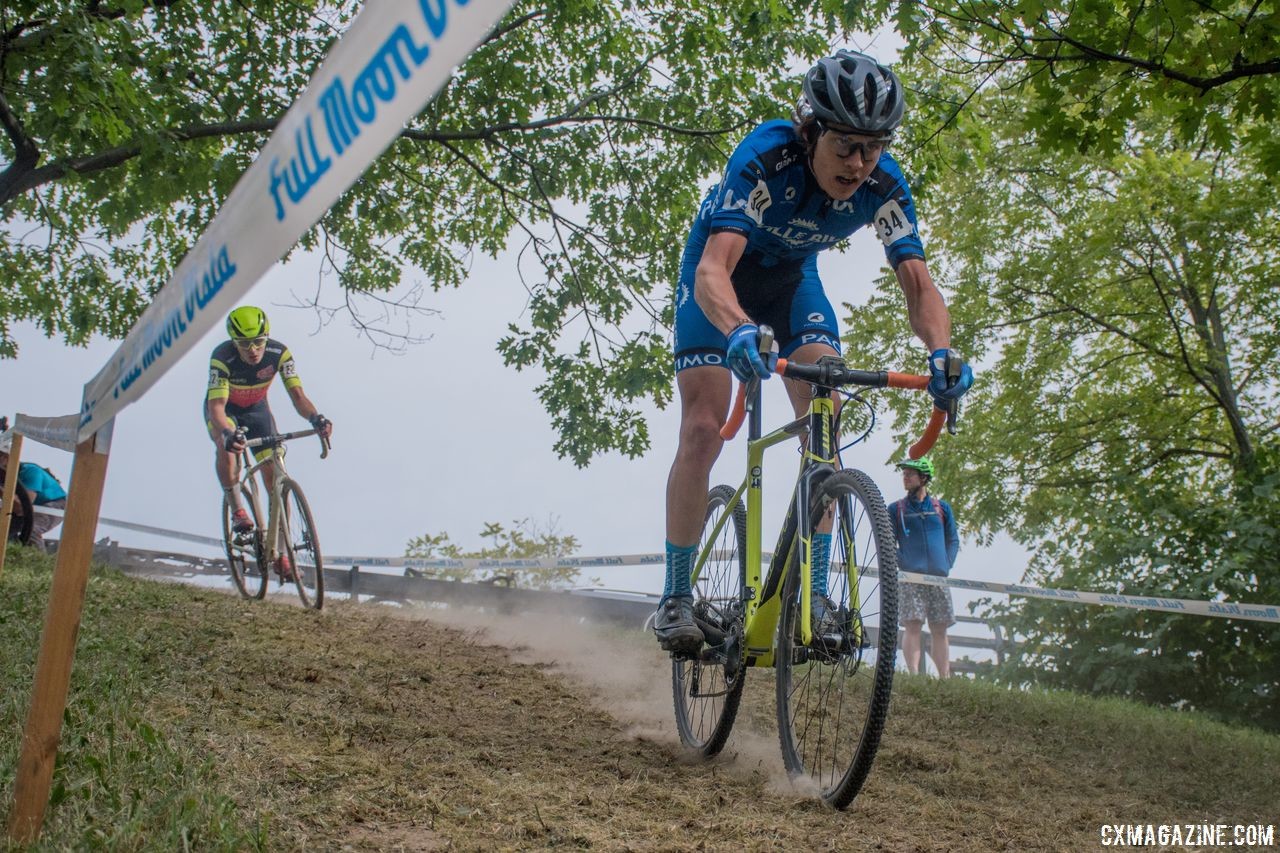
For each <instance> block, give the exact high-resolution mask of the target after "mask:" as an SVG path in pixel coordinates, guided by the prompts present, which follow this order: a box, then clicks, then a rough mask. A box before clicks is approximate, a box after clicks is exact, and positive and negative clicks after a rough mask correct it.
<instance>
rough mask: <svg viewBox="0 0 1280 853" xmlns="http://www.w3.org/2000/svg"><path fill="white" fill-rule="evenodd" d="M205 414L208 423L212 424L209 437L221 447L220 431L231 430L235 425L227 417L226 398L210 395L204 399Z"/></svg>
mask: <svg viewBox="0 0 1280 853" xmlns="http://www.w3.org/2000/svg"><path fill="white" fill-rule="evenodd" d="M204 410H205V416H206V417H207V418H208V419H209V423H211V424H213V426H214V430H213V432H212V433H211V434H210V436H209V438H210V439H212V440H213V443H214V444H216V445H218V446H219V447H222V432H223V431H224V430H229V429H231V430H233V429H235V428H236V425H235V424H233V423H232V422H231V419H230V418H228V417H227V398H226V397H211V398H210V399H208V400H205V404H204Z"/></svg>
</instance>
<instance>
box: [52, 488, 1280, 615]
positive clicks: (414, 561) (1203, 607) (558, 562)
mask: <svg viewBox="0 0 1280 853" xmlns="http://www.w3.org/2000/svg"><path fill="white" fill-rule="evenodd" d="M41 511H47V512H49V513H50V514H52V515H61V514H62V513H61V511H60V510H57V509H47V510H46V509H41ZM98 523H99V524H102V525H107V526H111V527H118V528H120V529H123V530H134V531H137V532H140V533H147V534H151V535H154V536H164V537H168V538H170V539H178V540H182V541H186V542H196V543H199V544H202V545H210V546H213V547H216V548H221V547H222V544H223V543H222V540H221V539H216V538H214V537H212V536H201V535H199V534H195V533H187V532H184V531H180V530H169V529H167V528H163V527H153V526H151V525H146V524H138V523H136V522H131V521H122V520H119V519H112V518H100V519H99V520H98ZM763 557H764V560H765V561H766V562H768V561H769V560H771V559H772V558H773V555H772V554H770V553H765V554H764V555H763ZM665 561H666V555H665V554H663V553H661V552H650V553H637V554H598V555H594V556H592V555H581V556H571V557H554V558H539V559H481V558H465V557H464V558H430V559H428V558H422V557H388V556H377V555H369V554H364V555H356V554H339V555H336V556H331V555H325V558H324V562H325V564H326V565H330V566H358V567H362V568H366V569H401V570H403V571H404V573H406V574H408V573H416V574H419V575H421V574H422V573H424V572H429V571H444V570H463V571H468V572H479V571H490V572H495V573H500V572H504V571H519V570H521V569H565V568H575V569H581V568H606V567H615V566H661V565H663V564H664V563H665ZM867 574H868V575H869V576H871V577H874V576H875V575H876V571H875V570H874V569H869V570H868V572H867ZM898 579H899V581H900V582H902V583H918V584H925V585H928V586H941V587H949V588H951V589H960V590H972V591H978V592H991V593H996V594H998V595H1007V596H1010V597H1023V598H1041V599H1047V600H1050V601H1057V602H1060V603H1062V604H1090V605H1096V606H1105V607H1124V608H1129V609H1132V610H1155V611H1163V612H1166V613H1186V614H1191V615H1195V616H1209V617H1215V618H1219V619H1246V620H1252V621H1258V622H1274V623H1280V605H1274V604H1247V603H1242V602H1234V601H1203V600H1196V599H1187V598H1172V597H1168V596H1159V595H1128V594H1125V593H1108V592H1089V591H1084V590H1073V589H1057V588H1054V587H1039V586H1029V585H1027V584H1016V583H1000V582H997V581H984V580H970V579H968V578H953V577H939V576H937V575H924V574H918V573H915V572H899V573H898ZM637 594H639V593H637Z"/></svg>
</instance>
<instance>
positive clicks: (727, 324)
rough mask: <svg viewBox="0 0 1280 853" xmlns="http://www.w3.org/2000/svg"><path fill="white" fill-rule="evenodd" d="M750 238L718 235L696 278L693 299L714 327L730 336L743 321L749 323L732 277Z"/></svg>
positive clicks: (707, 249) (705, 253)
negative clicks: (739, 301)
mask: <svg viewBox="0 0 1280 853" xmlns="http://www.w3.org/2000/svg"><path fill="white" fill-rule="evenodd" d="M746 248H747V238H746V236H745V235H743V234H740V233H738V232H736V231H717V232H716V233H714V234H712V235H711V238H710V239H709V240H707V245H706V246H705V247H704V248H703V250H702V259H701V260H700V261H698V271H697V273H696V274H695V276H694V286H693V299H694V301H695V302H697V303H698V307H699V308H701V309H702V313H703V314H705V315H706V317H707V319H708V320H710V321H711V324H712V325H713V326H715V327H716V328H717V329H719V330H720V331H722V332H724V333H725V334H726V335H728V334H729V333H730V332H732V331H733V330H734V329H736V328H738V326H740V325H742V323H743V321H744V320H750V319H751V318H750V317H748V316H747V312H745V311H743V310H742V306H741V305H740V304H739V303H738V296H737V294H735V293H734V292H733V280H732V279H731V278H730V275H731V274H732V273H733V269H734V267H736V266H737V265H738V261H739V260H741V259H742V253H743V251H744V250H745V249H746Z"/></svg>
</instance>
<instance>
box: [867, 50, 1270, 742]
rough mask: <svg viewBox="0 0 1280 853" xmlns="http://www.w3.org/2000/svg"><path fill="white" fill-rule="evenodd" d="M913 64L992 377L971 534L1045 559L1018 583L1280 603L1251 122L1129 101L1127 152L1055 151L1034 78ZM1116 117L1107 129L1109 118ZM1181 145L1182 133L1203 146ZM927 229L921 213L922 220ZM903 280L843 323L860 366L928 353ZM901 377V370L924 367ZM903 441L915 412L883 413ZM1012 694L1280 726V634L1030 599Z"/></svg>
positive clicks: (919, 144)
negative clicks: (1050, 693)
mask: <svg viewBox="0 0 1280 853" xmlns="http://www.w3.org/2000/svg"><path fill="white" fill-rule="evenodd" d="M943 49H944V47H943V45H941V44H937V45H935V46H934V47H933V48H932V50H933V53H931V54H930V55H928V56H918V57H917V58H916V60H915V61H914V62H913V63H912V65H911V66H910V67H909V69H908V70H909V71H910V72H912V73H913V74H914V75H915V76H914V77H913V85H914V86H915V87H916V89H917V91H921V92H928V93H930V95H931V96H934V97H936V100H935V101H932V102H931V104H932V105H933V106H935V107H938V105H942V104H955V103H960V102H961V101H965V100H966V99H967V102H966V104H965V107H964V109H963V110H961V111H960V112H958V113H956V112H954V111H951V112H947V111H946V110H944V109H941V108H940V107H939V108H938V109H934V110H930V109H928V108H927V109H926V112H930V114H931V115H933V116H934V117H935V118H938V117H940V116H942V115H946V116H947V117H948V120H949V121H950V125H949V126H948V127H947V128H946V130H945V131H942V132H940V133H939V132H938V128H939V126H940V125H939V124H938V123H933V124H929V123H925V124H924V125H923V126H920V125H916V126H913V128H912V129H911V130H910V131H909V134H908V138H907V139H906V140H905V141H904V147H906V148H907V149H908V150H909V151H911V152H912V155H913V165H914V166H915V167H917V170H916V171H917V173H919V174H922V175H923V176H924V177H925V181H924V182H923V185H922V187H921V190H922V191H921V195H922V196H923V197H924V198H925V199H926V201H924V202H922V208H923V209H924V210H926V211H929V210H936V211H945V212H946V215H944V216H938V217H934V218H927V219H926V223H927V226H928V232H927V247H928V248H929V250H930V251H931V254H932V256H933V257H934V262H935V263H936V264H937V266H938V268H939V269H940V270H941V271H942V275H941V276H940V278H941V279H942V280H943V281H946V282H949V283H951V285H952V287H953V288H954V296H953V298H952V299H951V300H950V301H951V310H952V316H953V320H954V323H955V336H954V339H955V342H956V345H957V346H958V347H959V348H961V349H962V350H963V351H965V352H966V353H968V354H970V355H971V356H974V357H975V358H976V359H977V362H978V364H979V371H978V382H977V384H976V385H975V388H974V391H973V392H972V394H971V399H968V400H966V403H965V406H964V411H965V416H964V418H963V434H962V435H961V436H959V437H958V438H957V439H955V440H949V441H946V442H944V443H943V445H942V447H941V449H940V450H939V453H938V456H939V463H940V467H941V469H942V470H943V471H944V472H945V474H944V476H945V483H946V489H947V495H948V497H949V498H951V499H953V500H954V502H955V503H956V504H957V507H958V511H959V513H960V515H961V517H962V518H963V519H964V522H965V524H966V526H967V527H968V528H970V529H971V530H973V531H975V532H976V533H977V534H978V535H979V536H980V537H987V536H990V535H992V534H993V533H994V532H995V531H997V530H1007V531H1009V532H1010V533H1011V534H1012V535H1013V537H1014V538H1015V539H1016V540H1017V541H1019V542H1020V543H1022V544H1023V545H1025V546H1027V547H1028V548H1030V549H1032V550H1033V551H1034V553H1035V557H1034V559H1033V562H1032V565H1031V567H1030V568H1029V570H1028V573H1027V580H1028V581H1030V582H1032V583H1037V584H1042V585H1049V586H1059V587H1064V588H1075V589H1092V590H1100V591H1117V592H1125V593H1136V594H1148V595H1162V596H1168V597H1176V598H1192V599H1206V598H1208V599H1212V598H1217V597H1225V598H1228V599H1231V600H1236V601H1252V602H1265V603H1274V602H1276V601H1280V561H1278V560H1277V557H1276V556H1275V555H1276V554H1277V553H1280V534H1278V533H1277V531H1278V530H1280V502H1277V501H1276V499H1275V491H1276V488H1277V487H1278V486H1280V440H1278V432H1280V398H1278V397H1277V393H1276V392H1277V390H1280V388H1278V383H1277V380H1276V377H1275V370H1274V364H1275V353H1276V352H1277V346H1280V304H1278V303H1277V301H1276V299H1275V290H1276V285H1277V282H1278V281H1280V249H1278V248H1277V246H1278V245H1280V243H1278V242H1277V240H1278V238H1280V222H1277V220H1276V218H1275V215H1274V211H1275V210H1276V209H1277V204H1278V203H1280V195H1278V194H1277V193H1278V191H1277V188H1276V186H1275V185H1274V182H1271V181H1268V180H1265V179H1260V177H1259V176H1261V175H1265V174H1267V173H1266V166H1265V163H1266V162H1267V161H1268V158H1269V157H1270V156H1271V151H1270V143H1269V142H1266V143H1258V142H1256V141H1257V140H1259V139H1260V138H1261V137H1262V136H1263V135H1265V134H1261V133H1259V129H1258V127H1257V125H1258V124H1259V123H1260V121H1261V120H1258V119H1253V118H1249V117H1247V116H1242V117H1241V118H1240V119H1239V121H1238V123H1237V125H1236V126H1235V129H1234V134H1235V135H1234V142H1233V144H1231V145H1227V146H1223V145H1220V144H1219V142H1218V137H1217V135H1216V133H1217V132H1216V130H1215V128H1213V127H1211V126H1210V125H1209V124H1205V125H1204V126H1202V127H1201V128H1199V130H1197V131H1195V132H1190V131H1189V130H1188V128H1187V126H1186V125H1185V124H1184V123H1183V122H1182V121H1181V118H1180V115H1179V113H1178V111H1176V110H1169V109H1164V108H1159V107H1158V105H1156V104H1154V103H1150V104H1148V103H1135V104H1133V105H1132V106H1131V108H1129V109H1127V110H1126V117H1125V122H1124V126H1125V131H1124V134H1123V139H1122V140H1121V141H1120V143H1119V147H1118V148H1115V149H1114V150H1112V149H1111V147H1110V146H1107V145H1101V144H1095V145H1086V146H1085V150H1084V151H1079V150H1076V147H1075V146H1069V147H1064V146H1062V145H1060V144H1058V143H1059V140H1058V139H1057V138H1056V137H1055V136H1054V132H1053V131H1048V130H1046V129H1045V128H1044V127H1042V126H1041V125H1040V124H1039V121H1040V119H1039V118H1038V117H1037V115H1036V111H1035V105H1036V104H1037V103H1038V101H1037V99H1038V98H1039V97H1040V96H1041V90H1040V89H1039V88H1038V86H1037V84H1036V82H1035V81H1034V80H1027V79H1022V77H1021V76H1013V72H1011V71H1010V70H1008V69H1005V70H1004V71H1003V72H1001V75H1002V76H997V77H996V78H994V79H993V80H992V85H989V86H986V87H983V88H981V89H980V90H979V91H977V92H972V91H971V89H970V84H969V81H968V80H966V79H964V78H962V77H955V76H948V75H946V74H944V73H941V72H939V70H938V69H939V68H940V67H942V65H941V62H940V61H939V60H938V56H937V53H938V52H939V51H942V50H943ZM1106 107H1107V104H1102V105H1100V106H1099V109H1106ZM1189 133H1190V135H1188V134H1189ZM927 216H928V214H927V213H926V217H927ZM900 302H901V297H900V295H898V294H897V293H895V292H894V288H893V287H892V285H891V283H890V282H888V281H886V282H884V283H883V285H882V287H881V289H880V291H879V292H878V293H877V295H876V296H875V297H874V298H873V299H872V300H871V301H870V302H869V303H868V304H867V305H866V306H864V307H862V308H860V309H858V310H856V311H853V310H852V309H851V313H852V315H853V316H852V318H851V322H850V332H849V335H848V340H849V346H850V350H851V351H852V352H853V353H855V355H857V356H860V357H862V358H866V359H868V360H871V361H881V362H884V361H885V360H888V361H889V363H903V361H904V360H905V359H907V358H908V357H918V356H916V355H914V353H915V351H916V349H917V347H918V345H912V344H911V342H910V341H909V340H908V337H907V330H906V329H905V323H904V321H903V319H902V311H901V308H900ZM908 363H909V362H908ZM891 405H893V406H895V408H896V411H895V415H896V417H897V423H898V425H899V426H900V427H906V426H907V425H908V423H916V422H918V420H919V418H920V412H919V411H918V409H916V408H914V407H913V406H914V404H910V403H908V402H906V401H901V400H898V401H892V402H891ZM996 612H997V615H998V616H999V617H1000V618H1001V619H1002V621H1003V622H1004V624H1005V626H1006V628H1009V629H1011V630H1012V631H1014V632H1015V633H1016V634H1018V635H1019V636H1020V638H1021V640H1022V642H1023V646H1022V654H1021V655H1019V656H1017V657H1015V658H1013V659H1012V661H1011V663H1010V664H1009V665H1008V666H1007V667H1006V668H1005V669H1004V671H1003V673H1002V677H1004V678H1005V679H1007V680H1009V681H1012V682H1014V683H1027V682H1037V683H1045V684H1052V685H1059V686H1069V687H1073V688H1076V689H1083V690H1087V691H1093V692H1108V693H1120V694H1124V695H1129V696H1134V697H1137V698H1142V699H1145V700H1147V701H1152V702H1157V703H1161V704H1167V705H1172V706H1177V707H1195V708H1202V709H1206V710H1210V711H1212V712H1214V713H1217V714H1220V715H1222V716H1225V717H1230V718H1233V719H1238V720H1246V721H1249V722H1255V723H1256V722H1258V721H1262V720H1269V721H1272V723H1274V722H1275V721H1280V654H1277V652H1276V648H1277V642H1280V629H1278V628H1277V627H1275V626H1272V625H1268V624H1266V623H1259V622H1246V621H1240V620H1221V619H1204V618H1198V617H1189V616H1179V615H1176V614H1165V613H1150V612H1146V613H1144V612H1135V611H1127V610H1108V609H1100V608H1086V607H1070V606H1064V605H1061V604H1058V603H1050V602H1038V601H1028V602H1018V603H1017V604H1016V605H1009V606H1000V607H997V608H996Z"/></svg>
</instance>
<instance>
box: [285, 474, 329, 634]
mask: <svg viewBox="0 0 1280 853" xmlns="http://www.w3.org/2000/svg"><path fill="white" fill-rule="evenodd" d="M281 498H282V499H283V501H282V502H283V503H284V532H285V537H286V538H285V552H286V553H287V554H288V556H289V563H290V565H292V566H293V582H294V585H295V586H296V587H297V588H298V598H300V599H302V605H303V606H304V607H309V608H311V609H312V610H319V609H320V608H321V607H323V606H324V560H323V558H322V557H321V556H320V540H319V539H318V538H317V537H316V524H315V521H313V520H312V518H311V507H310V506H308V505H307V499H306V497H305V496H304V495H303V494H302V488H301V487H300V486H299V485H298V483H297V481H295V480H291V479H286V480H285V481H284V486H283V487H282V489H281Z"/></svg>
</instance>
